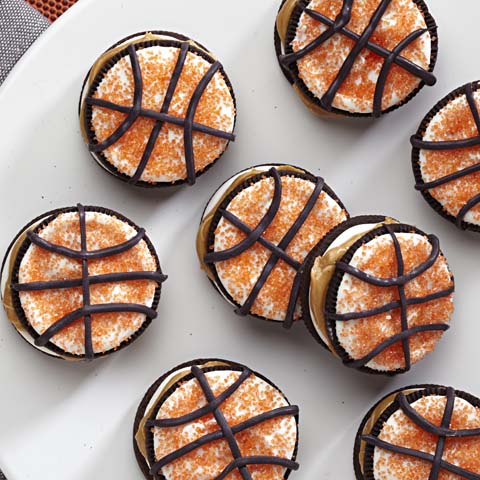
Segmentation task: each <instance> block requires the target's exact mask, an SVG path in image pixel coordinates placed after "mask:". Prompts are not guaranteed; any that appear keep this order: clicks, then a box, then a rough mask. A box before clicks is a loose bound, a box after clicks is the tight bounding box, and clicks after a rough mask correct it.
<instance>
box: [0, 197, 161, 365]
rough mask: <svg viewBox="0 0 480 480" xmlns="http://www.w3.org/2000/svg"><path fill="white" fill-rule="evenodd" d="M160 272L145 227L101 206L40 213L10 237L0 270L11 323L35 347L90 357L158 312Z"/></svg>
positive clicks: (120, 342) (121, 341)
mask: <svg viewBox="0 0 480 480" xmlns="http://www.w3.org/2000/svg"><path fill="white" fill-rule="evenodd" d="M165 279H166V277H165V276H164V275H163V274H162V271H161V269H160V263H159V260H158V257H157V254H156V253H155V249H154V247H153V245H152V243H151V242H150V240H149V239H148V237H147V236H146V234H145V230H144V229H143V228H139V227H137V226H136V225H135V224H134V223H132V222H131V221H130V220H128V219H127V218H125V217H123V216H122V215H120V214H118V213H116V212H113V211H111V210H107V209H105V208H100V207H84V206H83V205H78V206H77V207H72V208H63V209H58V210H54V211H52V212H48V213H45V214H44V215H41V216H40V217H38V218H36V219H35V220H33V221H32V222H30V223H29V224H28V225H27V226H26V227H24V228H23V229H22V230H21V231H20V233H19V234H18V235H17V236H16V237H15V239H14V240H13V242H12V243H11V245H10V247H9V249H8V251H7V253H6V255H5V258H4V260H3V265H2V272H1V288H2V300H3V304H4V307H5V310H6V313H7V316H8V319H9V320H10V322H11V323H12V325H13V326H14V327H15V328H16V330H17V331H18V333H19V334H20V335H21V336H22V337H23V338H24V339H25V340H26V341H27V342H28V343H29V344H30V345H31V346H33V347H35V348H36V349H37V350H40V351H41V352H43V353H45V354H48V355H50V356H52V357H55V358H60V359H64V360H70V361H75V360H77V361H78V360H92V359H93V358H97V357H101V356H104V355H107V354H109V353H112V352H114V351H116V350H119V349H121V348H123V347H125V346H126V345H129V344H130V343H132V342H133V341H134V340H135V339H136V338H137V337H138V336H139V335H140V334H141V333H143V332H144V331H145V329H146V328H147V327H148V325H150V323H151V321H152V319H153V318H155V317H156V316H157V312H156V309H157V306H158V303H159V300H160V289H161V284H162V282H164V280H165Z"/></svg>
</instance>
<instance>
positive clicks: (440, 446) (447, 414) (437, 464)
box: [428, 388, 455, 480]
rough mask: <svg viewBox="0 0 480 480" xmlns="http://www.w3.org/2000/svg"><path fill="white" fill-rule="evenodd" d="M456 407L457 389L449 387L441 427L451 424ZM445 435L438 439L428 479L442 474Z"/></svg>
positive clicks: (433, 478) (431, 479)
mask: <svg viewBox="0 0 480 480" xmlns="http://www.w3.org/2000/svg"><path fill="white" fill-rule="evenodd" d="M454 408H455V390H453V388H447V403H446V405H445V411H444V412H443V418H442V423H441V427H442V428H447V427H448V426H449V425H450V422H451V420H452V416H453V410H454ZM445 441H446V438H445V437H440V438H439V439H438V441H437V448H436V449H435V456H434V459H433V465H432V470H431V471H430V476H429V477H428V480H437V479H438V476H439V475H440V468H441V462H442V458H443V452H444V450H445Z"/></svg>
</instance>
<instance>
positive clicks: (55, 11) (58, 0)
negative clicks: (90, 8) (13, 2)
mask: <svg viewBox="0 0 480 480" xmlns="http://www.w3.org/2000/svg"><path fill="white" fill-rule="evenodd" d="M27 2H28V3H29V4H30V5H32V6H33V7H35V8H36V9H37V10H38V11H39V12H40V13H41V14H42V15H44V16H45V17H47V18H48V19H49V20H50V21H51V22H54V21H55V20H56V19H57V18H58V17H59V16H60V15H61V14H62V13H64V12H66V11H67V10H68V9H69V8H70V7H71V6H72V5H73V4H74V3H76V2H77V0H27Z"/></svg>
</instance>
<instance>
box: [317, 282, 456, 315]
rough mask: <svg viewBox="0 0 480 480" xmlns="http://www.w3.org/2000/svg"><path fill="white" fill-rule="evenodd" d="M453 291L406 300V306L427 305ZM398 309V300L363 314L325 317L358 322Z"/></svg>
mask: <svg viewBox="0 0 480 480" xmlns="http://www.w3.org/2000/svg"><path fill="white" fill-rule="evenodd" d="M454 291H455V287H450V288H448V289H446V290H442V291H440V292H435V293H432V294H431V295H427V296H425V297H418V298H407V305H408V306H411V305H420V304H422V303H428V302H431V301H433V300H438V299H440V298H444V297H448V296H449V295H451V294H452V293H453V292H454ZM399 307H400V300H396V301H394V302H390V303H387V304H386V305H383V306H381V307H377V308H372V309H371V310H365V311H363V312H353V313H341V314H331V313H326V316H327V317H328V318H329V319H332V320H335V321H336V322H349V321H350V320H360V319H362V318H368V317H374V316H375V315H380V314H381V313H387V312H389V311H391V310H395V309H396V308H399Z"/></svg>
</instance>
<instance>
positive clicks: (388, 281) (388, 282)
mask: <svg viewBox="0 0 480 480" xmlns="http://www.w3.org/2000/svg"><path fill="white" fill-rule="evenodd" d="M428 239H429V241H430V243H431V244H432V252H431V253H430V256H429V258H428V259H427V260H426V261H425V262H423V263H422V264H420V265H418V267H415V268H414V269H413V270H412V271H411V272H410V273H407V274H405V275H400V276H398V277H392V278H379V277H375V276H374V275H370V274H368V273H365V272H362V271H361V270H359V269H358V268H355V267H352V266H351V265H349V264H347V263H345V262H338V263H337V268H338V269H339V270H340V271H342V272H345V273H348V274H350V275H352V276H354V277H356V278H358V279H359V280H363V281H364V282H366V283H370V284H372V285H375V286H377V287H394V286H399V285H405V284H406V283H408V282H410V281H412V280H413V279H414V278H417V277H418V276H420V275H421V274H422V273H424V272H426V271H427V270H428V269H429V268H431V267H432V266H433V265H434V264H435V262H436V261H437V258H438V257H439V255H440V242H439V240H438V238H437V237H436V236H435V235H429V236H428Z"/></svg>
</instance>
